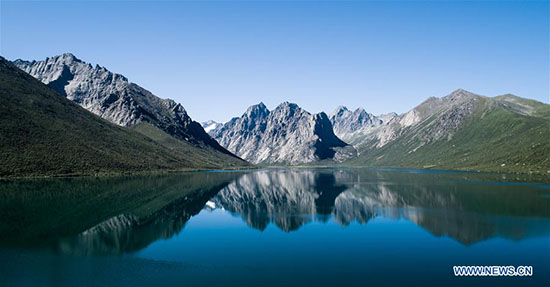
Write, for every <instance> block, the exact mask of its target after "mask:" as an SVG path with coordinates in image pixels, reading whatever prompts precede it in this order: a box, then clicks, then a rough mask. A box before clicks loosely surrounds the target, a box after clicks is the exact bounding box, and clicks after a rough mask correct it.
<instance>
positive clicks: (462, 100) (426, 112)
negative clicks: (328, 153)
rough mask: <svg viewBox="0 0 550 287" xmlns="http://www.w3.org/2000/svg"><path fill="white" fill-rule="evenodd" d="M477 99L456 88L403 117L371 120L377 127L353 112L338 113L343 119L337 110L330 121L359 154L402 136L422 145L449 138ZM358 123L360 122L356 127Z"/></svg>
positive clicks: (391, 116)
mask: <svg viewBox="0 0 550 287" xmlns="http://www.w3.org/2000/svg"><path fill="white" fill-rule="evenodd" d="M480 97H481V96H478V95H475V94H473V93H470V92H467V91H465V90H462V89H458V90H456V91H454V92H453V93H451V94H450V95H448V96H445V97H443V98H435V97H431V98H428V99H427V100H426V101H424V102H422V103H421V104H420V105H418V106H416V107H415V108H413V109H412V110H410V111H408V112H406V113H404V114H401V115H397V114H395V113H390V114H385V115H381V116H379V117H374V119H376V120H378V121H379V122H377V123H379V124H378V125H369V124H368V123H369V122H368V121H367V122H366V123H364V122H365V120H364V119H365V118H368V117H366V116H363V117H361V115H362V114H361V113H357V111H356V112H354V113H351V112H349V111H347V112H343V113H340V114H343V116H338V115H339V114H338V113H337V112H338V111H339V110H337V112H335V114H334V115H333V116H332V118H333V121H335V122H337V123H338V124H339V125H340V126H343V127H345V129H343V130H344V132H343V133H345V134H346V135H347V136H344V137H345V138H346V139H347V140H348V142H349V143H350V144H352V145H353V146H354V147H355V148H357V150H358V151H359V152H360V153H361V152H368V151H370V150H372V149H377V148H381V147H383V146H385V145H386V144H388V143H390V142H393V141H394V140H396V139H398V138H400V137H402V136H404V135H406V134H413V136H414V138H415V140H419V141H420V144H422V145H424V144H426V143H430V142H435V141H438V140H440V139H444V138H452V136H453V134H454V133H455V132H456V131H457V130H458V129H459V127H460V125H461V124H462V122H463V121H464V120H465V119H466V118H467V117H468V116H469V115H471V114H472V113H473V111H474V107H475V104H476V101H477V99H479V98H480ZM365 114H366V113H365ZM371 117H372V116H371ZM361 120H362V121H363V123H362V124H360V125H358V124H357V123H358V122H361ZM354 125H355V126H354ZM356 126H359V127H360V128H357V127H356ZM354 127H355V128H354Z"/></svg>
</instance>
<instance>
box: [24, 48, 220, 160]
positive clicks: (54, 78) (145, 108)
mask: <svg viewBox="0 0 550 287" xmlns="http://www.w3.org/2000/svg"><path fill="white" fill-rule="evenodd" d="M14 64H15V65H16V66H17V67H19V68H20V69H21V70H23V71H25V72H27V73H29V74H30V75H31V76H33V77H35V78H37V79H38V80H40V81H42V82H43V83H44V84H46V85H48V86H50V87H51V88H52V89H54V90H55V91H57V92H58V93H59V94H61V95H63V96H65V97H67V99H69V100H71V101H73V102H75V103H77V104H79V105H80V106H82V107H83V108H85V109H86V110H88V111H90V112H92V113H94V114H96V115H98V116H100V117H102V118H104V119H107V120H109V121H111V122H113V123H115V124H117V125H120V126H123V127H130V126H135V125H137V124H140V123H148V124H151V125H153V126H155V127H157V128H159V129H161V130H162V131H164V132H165V133H168V134H169V135H171V136H173V137H175V138H177V139H180V140H183V141H186V142H188V143H190V144H193V145H196V146H199V147H206V148H210V149H214V150H216V151H218V152H221V153H225V154H230V153H229V152H228V151H227V150H226V149H224V148H223V147H221V146H220V145H219V144H218V143H217V142H216V141H215V140H213V139H212V138H211V137H210V136H208V134H207V133H206V132H205V131H204V129H203V128H202V126H201V125H200V124H199V123H197V122H195V121H193V120H192V119H191V118H190V117H189V115H188V114H187V111H186V110H185V109H184V108H183V106H182V105H181V104H179V103H176V102H175V101H173V100H170V99H161V98H159V97H157V96H155V95H153V94H152V93H151V92H149V91H148V90H146V89H144V88H142V87H140V86H138V85H136V84H134V83H131V82H129V81H128V79H127V78H126V77H124V76H122V75H119V74H115V73H112V72H110V71H109V70H107V69H106V68H105V67H101V66H99V65H96V66H92V65H91V64H89V63H86V62H84V61H81V60H79V59H78V58H76V57H75V56H74V55H73V54H70V53H66V54H63V55H59V56H55V57H52V58H46V60H43V61H32V62H30V61H23V60H15V61H14Z"/></svg>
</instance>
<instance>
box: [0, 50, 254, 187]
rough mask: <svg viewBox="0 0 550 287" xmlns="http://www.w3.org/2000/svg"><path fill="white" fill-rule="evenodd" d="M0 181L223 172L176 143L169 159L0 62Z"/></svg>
mask: <svg viewBox="0 0 550 287" xmlns="http://www.w3.org/2000/svg"><path fill="white" fill-rule="evenodd" d="M0 100H1V104H0V135H1V137H0V162H1V163H2V164H1V165H0V177H2V176H32V175H59V174H92V173H96V172H98V171H99V172H128V171H130V172H131V171H148V170H161V169H186V168H222V167H225V166H227V165H244V164H245V163H244V162H242V161H240V160H238V159H233V160H225V161H222V162H216V161H213V160H212V156H209V157H208V158H205V153H207V152H204V151H202V150H200V149H198V148H195V147H193V146H190V145H187V144H186V143H183V142H180V146H185V145H187V147H186V150H187V152H186V153H174V152H173V151H172V150H171V149H170V148H167V147H165V146H162V145H159V144H158V143H156V142H155V141H154V140H152V139H151V138H149V137H146V136H144V135H142V134H140V133H137V132H135V131H132V130H130V129H125V128H121V127H118V126H116V125H114V124H111V123H109V122H107V121H105V120H103V119H101V118H99V117H97V116H95V115H93V114H91V113H90V112H88V111H86V110H84V109H83V108H81V107H79V106H78V105H76V104H74V103H72V102H71V101H69V100H67V99H65V98H64V97H62V96H60V95H59V94H57V93H55V92H54V91H53V90H51V89H50V88H49V87H47V86H46V85H44V84H42V83H41V82H39V81H38V80H36V79H34V78H33V77H31V76H29V75H28V74H26V73H25V72H23V71H21V70H19V69H17V68H16V67H15V66H13V65H12V64H11V63H9V62H8V61H6V60H5V59H4V58H1V57H0Z"/></svg>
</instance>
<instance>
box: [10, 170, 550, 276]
mask: <svg viewBox="0 0 550 287" xmlns="http://www.w3.org/2000/svg"><path fill="white" fill-rule="evenodd" d="M0 236H1V237H0V238H1V239H0V277H1V280H2V283H1V285H2V286H395V285H402V286H403V285H404V286H466V285H468V286H549V285H550V184H549V183H547V182H546V183H545V182H544V180H542V181H541V180H539V179H537V178H532V177H528V176H527V177H525V176H518V175H512V176H510V175H500V174H483V173H467V172H450V171H433V170H394V169H372V168H325V169H322V168H317V169H315V168H312V169H266V170H252V171H214V172H194V173H182V174H167V175H140V176H118V177H99V178H60V179H28V180H4V181H0ZM454 265H491V266H492V265H499V266H500V265H506V266H508V265H512V266H519V265H523V266H533V276H531V277H455V276H454V275H453V268H452V267H453V266H454Z"/></svg>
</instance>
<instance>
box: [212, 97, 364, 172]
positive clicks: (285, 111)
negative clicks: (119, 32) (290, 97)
mask: <svg viewBox="0 0 550 287" xmlns="http://www.w3.org/2000/svg"><path fill="white" fill-rule="evenodd" d="M211 135H212V136H213V137H214V138H215V139H216V140H217V141H218V142H219V143H220V144H221V145H222V146H224V147H226V148H227V149H228V150H230V151H231V152H234V153H235V154H236V155H238V156H240V157H242V158H243V159H246V160H248V161H250V162H252V163H270V164H273V163H275V164H291V165H293V164H299V163H309V162H314V161H318V160H324V159H331V160H336V161H339V160H342V159H345V158H347V157H349V156H351V155H353V152H354V150H352V149H350V147H347V144H346V143H345V142H343V141H341V140H340V139H339V138H338V137H336V136H335V135H334V132H333V131H332V125H331V123H330V120H329V119H328V117H327V115H326V114H325V113H319V114H313V115H312V114H310V113H308V112H307V111H305V110H303V109H301V108H300V107H298V105H296V104H292V103H288V102H285V103H282V104H281V105H279V106H278V107H277V108H275V109H274V110H273V111H269V110H268V109H267V108H266V106H265V105H264V104H263V103H260V104H258V105H255V106H251V107H250V108H248V110H247V111H246V113H244V114H243V115H242V116H241V117H240V118H233V119H231V120H230V121H229V122H227V123H226V124H225V125H224V126H223V127H221V128H219V129H217V130H214V131H212V133H211Z"/></svg>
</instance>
